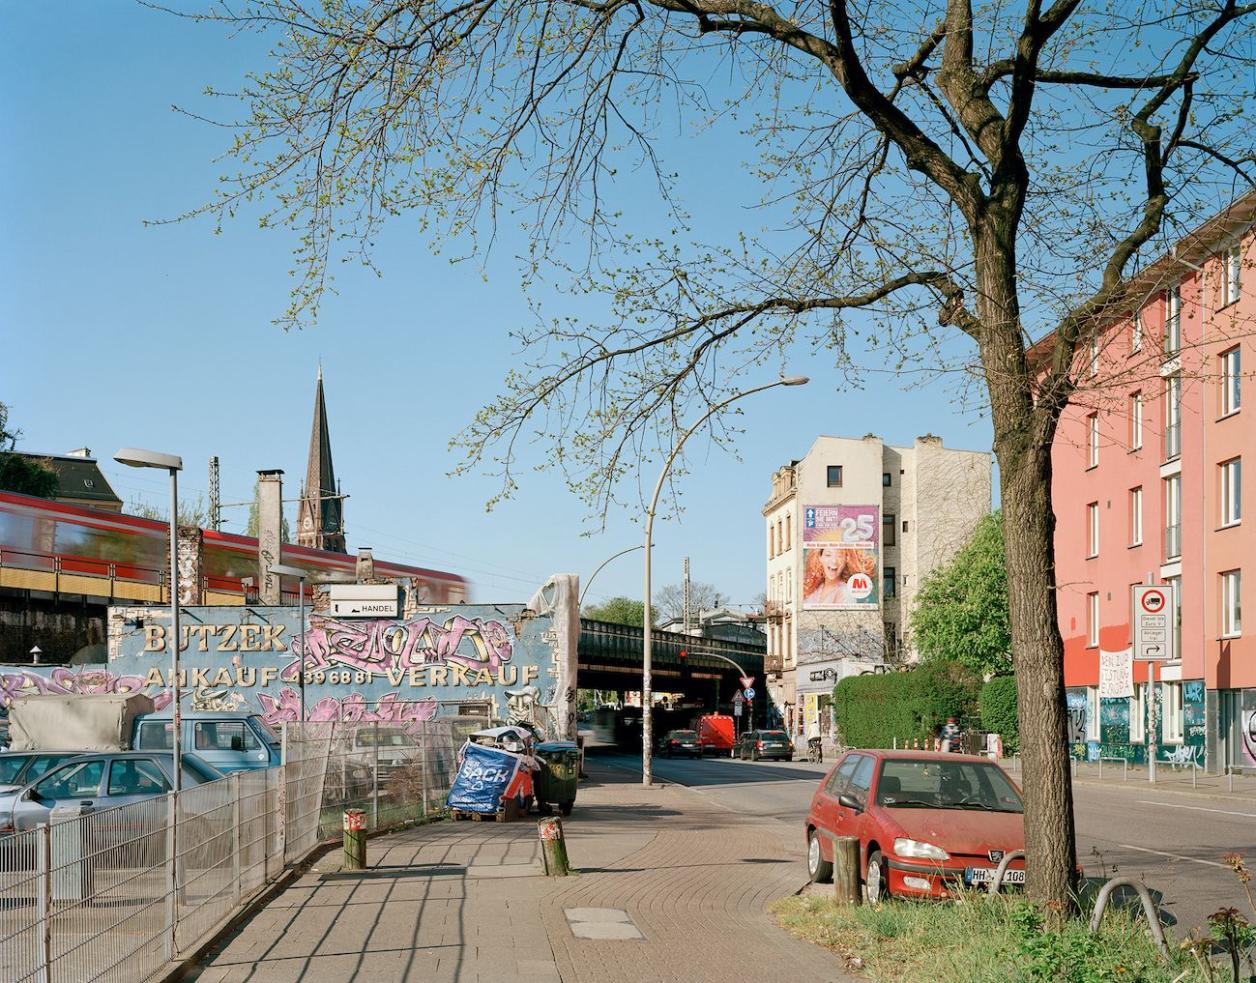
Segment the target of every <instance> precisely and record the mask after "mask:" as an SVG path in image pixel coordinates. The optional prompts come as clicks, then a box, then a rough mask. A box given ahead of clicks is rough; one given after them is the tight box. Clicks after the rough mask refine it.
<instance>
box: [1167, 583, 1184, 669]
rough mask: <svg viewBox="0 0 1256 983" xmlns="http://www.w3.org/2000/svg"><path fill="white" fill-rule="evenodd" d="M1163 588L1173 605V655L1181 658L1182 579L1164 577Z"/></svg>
mask: <svg viewBox="0 0 1256 983" xmlns="http://www.w3.org/2000/svg"><path fill="white" fill-rule="evenodd" d="M1164 583H1165V586H1166V587H1168V588H1169V596H1170V598H1171V600H1172V603H1173V655H1174V657H1175V658H1178V659H1180V658H1182V578H1181V577H1165V578H1164Z"/></svg>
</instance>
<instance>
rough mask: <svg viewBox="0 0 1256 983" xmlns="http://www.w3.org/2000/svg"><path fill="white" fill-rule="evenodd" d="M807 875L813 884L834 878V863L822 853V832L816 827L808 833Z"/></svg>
mask: <svg viewBox="0 0 1256 983" xmlns="http://www.w3.org/2000/svg"><path fill="white" fill-rule="evenodd" d="M807 876H808V877H810V878H811V881H812V883H813V884H826V883H828V882H829V881H831V880H832V879H833V865H832V864H831V863H829V862H828V861H827V860H825V859H824V855H823V854H821V853H820V834H819V833H818V832H817V831H816V830H814V829H813V830H810V831H809V832H808V833H807Z"/></svg>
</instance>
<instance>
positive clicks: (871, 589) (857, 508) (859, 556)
mask: <svg viewBox="0 0 1256 983" xmlns="http://www.w3.org/2000/svg"><path fill="white" fill-rule="evenodd" d="M880 536H881V507H880V506H879V505H808V506H805V507H804V508H803V529H802V546H803V576H802V606H803V609H804V610H808V611H843V610H846V611H851V610H854V611H857V610H860V609H866V608H876V607H877V606H878V605H879V604H880V601H881V596H880V594H881V592H880V589H879V579H878V578H879V577H880V574H879V572H878V569H877V568H878V567H879V565H880V564H879V562H878V550H879V548H880V542H881V541H880Z"/></svg>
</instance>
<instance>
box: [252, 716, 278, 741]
mask: <svg viewBox="0 0 1256 983" xmlns="http://www.w3.org/2000/svg"><path fill="white" fill-rule="evenodd" d="M252 720H253V726H254V727H256V728H257V729H258V730H260V731H261V732H262V736H263V737H264V738H265V739H266V740H267V741H268V742H270V743H271V744H278V743H279V735H278V734H276V733H275V732H274V731H273V730H271V728H270V724H268V723H266V721H265V720H263V719H262V718H261V717H253V718H252Z"/></svg>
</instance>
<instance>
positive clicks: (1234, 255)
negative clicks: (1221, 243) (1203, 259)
mask: <svg viewBox="0 0 1256 983" xmlns="http://www.w3.org/2000/svg"><path fill="white" fill-rule="evenodd" d="M1242 291H1243V253H1242V251H1241V249H1240V247H1239V246H1237V245H1235V246H1231V247H1230V248H1229V249H1227V250H1226V251H1225V252H1224V253H1222V254H1221V306H1222V307H1225V306H1226V305H1227V304H1233V303H1234V302H1235V301H1236V300H1238V299H1239V294H1241V293H1242Z"/></svg>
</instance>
